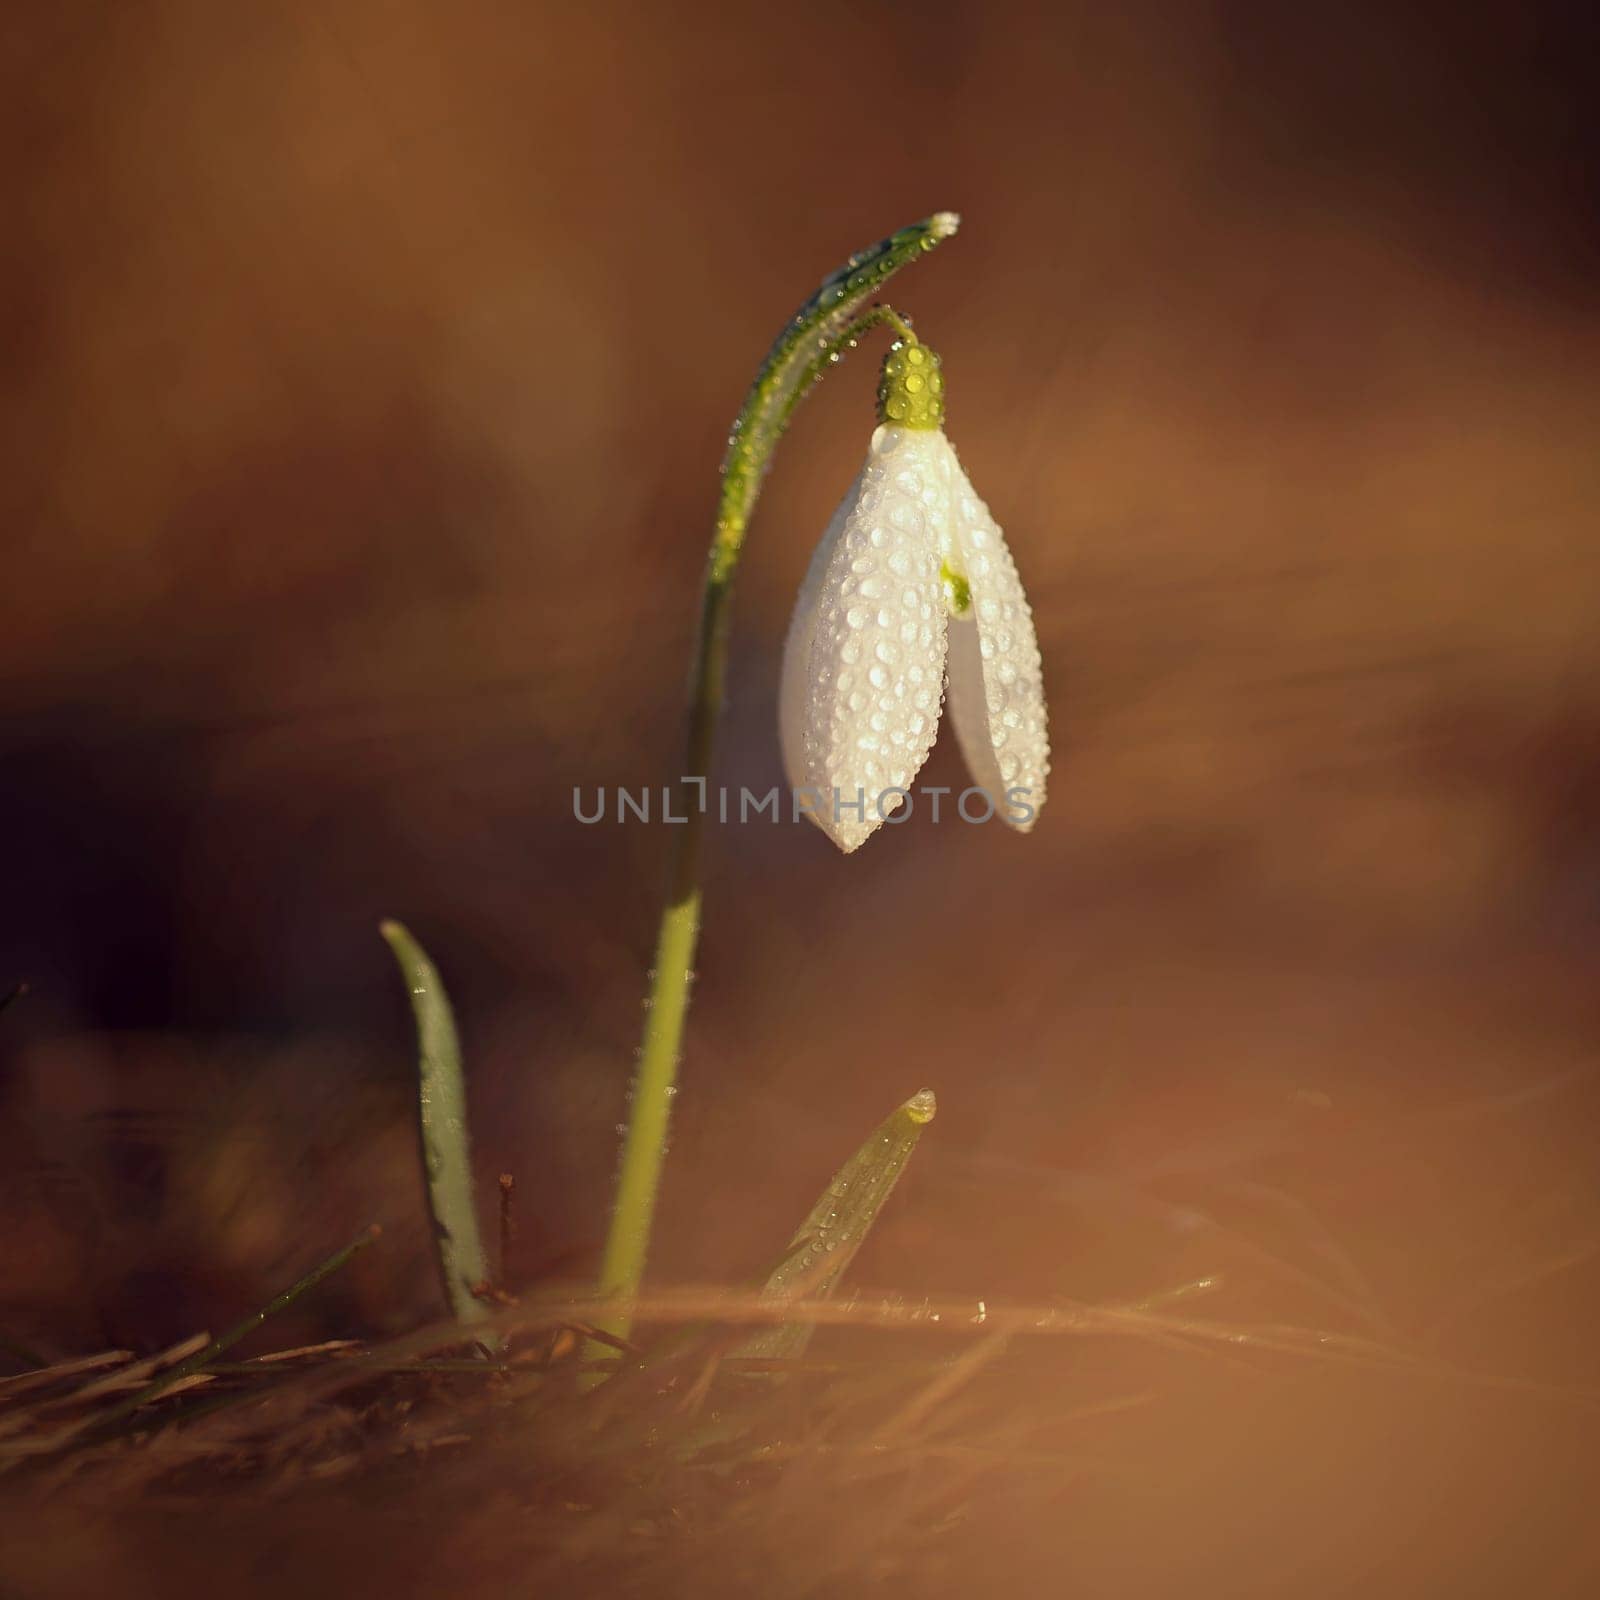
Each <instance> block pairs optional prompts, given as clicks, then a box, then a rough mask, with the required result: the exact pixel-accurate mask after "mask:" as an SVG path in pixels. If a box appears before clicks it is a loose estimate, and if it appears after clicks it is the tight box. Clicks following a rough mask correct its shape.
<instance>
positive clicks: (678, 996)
mask: <svg viewBox="0 0 1600 1600" xmlns="http://www.w3.org/2000/svg"><path fill="white" fill-rule="evenodd" d="M957 222H958V219H957V218H956V217H955V216H954V215H953V214H952V213H950V212H940V213H938V214H937V215H935V216H932V217H929V218H927V219H926V220H925V221H923V222H918V223H914V224H913V225H912V226H911V227H909V228H902V229H901V230H900V232H898V233H895V234H891V235H890V237H889V238H887V239H884V240H883V241H881V242H880V243H879V244H876V245H874V246H872V248H871V249H869V250H864V251H862V252H861V253H860V254H859V255H856V256H852V257H851V258H850V260H849V261H848V262H846V263H845V265H844V266H843V267H841V268H840V269H839V270H838V271H837V272H835V273H833V274H832V275H831V276H830V277H829V278H827V279H825V280H824V282H823V284H822V287H821V288H820V289H819V290H818V291H817V293H816V294H815V295H813V296H812V297H811V299H810V300H808V301H807V302H806V303H805V305H803V306H802V307H801V308H800V310H799V311H797V312H796V313H795V315H794V316H793V317H792V318H791V319H790V320H789V322H788V324H787V325H786V326H785V328H784V331H783V332H782V333H781V334H780V335H779V336H778V338H777V340H776V342H775V343H774V344H773V347H772V350H771V351H770V352H769V354H768V356H767V359H766V361H765V362H764V363H763V364H762V367H761V370H760V372H758V373H757V375H756V379H755V382H754V383H753V384H752V385H751V387H750V392H749V394H748V395H747V396H746V397H745V403H744V405H743V407H742V408H741V409H740V412H739V415H738V418H737V419H736V420H735V422H734V425H733V432H732V434H731V435H730V437H729V440H728V452H727V455H726V456H725V457H724V459H723V463H722V493H721V497H720V500H719V502H718V507H717V524H716V531H715V533H714V535H713V537H712V541H711V552H710V558H709V561H708V562H707V568H706V586H705V592H704V596H703V598H702V601H701V606H700V623H699V629H698V632H697V634H696V640H695V650H694V660H693V665H692V668H691V671H690V678H689V720H688V740H687V748H686V751H685V755H684V765H683V769H682V775H681V776H680V777H679V779H678V784H677V790H678V805H679V808H680V809H679V813H678V814H679V815H680V816H683V817H686V818H687V821H686V822H684V823H683V824H682V825H681V826H679V827H676V828H675V829H674V831H673V835H672V845H671V858H670V861H669V863H668V869H667V893H666V903H665V904H664V906H663V907H662V912H661V923H660V927H659V929H658V931H657V934H656V953H655V967H654V969H653V971H652V972H651V976H650V992H649V996H648V998H647V1000H646V1013H645V1022H644V1037H643V1039H642V1041H641V1043H640V1048H639V1065H638V1070H637V1073H636V1075H635V1078H634V1085H633V1094H632V1099H631V1103H630V1108H629V1116H628V1125H627V1131H626V1133H625V1135H624V1137H623V1143H622V1158H621V1165H620V1167H619V1170H618V1173H617V1191H616V1202H615V1205H614V1207H613V1211H612V1217H611V1229H610V1233H609V1235H608V1237H607V1240H606V1248H605V1255H604V1257H603V1259H602V1262H601V1267H600V1290H601V1292H602V1293H603V1294H608V1295H615V1296H616V1297H617V1298H619V1299H621V1300H624V1301H626V1300H631V1299H632V1298H633V1297H634V1296H635V1295H636V1294H637V1293H638V1290H639V1285H640V1283H641V1281H642V1279H643V1277H644V1266H645V1258H646V1256H647V1255H648V1253H649V1247H650V1230H651V1225H652V1222H653V1221H654V1217H655V1206H656V1195H657V1191H658V1190H659V1188H660V1184H661V1167H662V1162H663V1159H664V1157H665V1154H666V1142H667V1131H668V1125H669V1122H670V1118H671V1110H672V1098H673V1095H674V1094H675V1092H676V1080H677V1075H678V1055H679V1049H680V1046H681V1044H682V1040H683V1025H684V1018H685V1016H686V1015H687V1012H688V1008H689V991H690V987H691V985H692V983H693V981H694V958H695V949H696V946H697V944H698V942H699V933H700V846H701V840H702V837H703V834H704V827H705V803H706V800H707V788H706V775H707V774H708V773H709V771H710V769H711V757H712V752H713V746H714V744H715V739H716V725H717V717H718V715H719V714H720V712H721V710H722V700H723V687H724V680H725V677H726V672H727V653H728V608H729V602H730V599H731V595H732V584H733V573H734V568H735V567H736V566H737V564H738V560H739V554H740V551H741V550H742V548H743V545H744V535H745V531H746V529H747V528H748V526H749V521H750V516H751V513H752V512H753V511H754V509H755V503H756V500H757V499H758V498H759V496H760V493H761V485H762V481H763V480H764V478H765V477H766V473H767V468H768V467H769V466H770V464H771V460H772V455H773V452H774V450H776V448H777V444H778V440H779V439H780V438H781V437H782V435H783V431H784V429H785V427H787V425H788V422H789V418H790V417H791V416H792V415H793V414H794V410H795V407H796V406H797V405H798V404H799V403H800V401H801V400H802V399H803V398H804V397H805V395H806V393H807V392H808V391H809V390H810V388H811V387H812V385H813V384H815V383H816V382H817V381H818V380H819V379H820V378H821V377H822V375H823V373H825V372H826V371H828V369H829V368H830V367H831V366H832V365H833V364H834V361H835V358H836V357H837V356H838V355H839V354H840V353H841V352H842V351H843V349H844V348H845V347H847V346H848V345H850V344H852V343H853V342H854V341H855V339H857V338H858V337H859V336H860V335H861V334H862V333H864V332H866V331H867V330H868V329H870V328H872V327H874V326H876V325H878V324H879V323H885V322H887V323H890V324H892V325H893V326H894V327H895V328H896V329H897V330H898V331H899V332H900V334H901V336H902V337H905V336H907V335H909V334H910V329H909V327H908V326H907V324H906V323H905V321H904V320H903V319H902V318H901V317H900V316H899V315H898V313H896V312H894V311H893V310H891V309H890V308H888V307H874V308H872V309H871V310H869V311H866V312H865V313H863V312H862V309H861V308H862V306H863V305H864V304H865V302H866V301H867V300H868V299H870V297H871V296H872V295H873V294H874V293H875V292H876V291H877V290H878V289H879V288H880V287H881V286H882V285H883V283H884V282H885V281H886V280H887V279H888V278H889V277H891V276H892V275H893V274H894V273H895V272H897V271H899V269H900V268H901V267H903V266H905V265H906V264H907V263H908V262H911V261H914V260H916V259H917V258H918V256H920V255H921V254H923V253H924V252H926V251H928V250H931V249H933V248H934V246H935V245H937V244H938V243H939V242H940V241H941V240H943V239H947V238H949V237H950V235H951V234H953V233H954V232H955V231H956V226H957ZM602 1325H603V1326H604V1327H605V1328H606V1330H607V1331H609V1332H611V1333H614V1334H617V1335H619V1336H621V1337H626V1336H627V1333H628V1331H629V1328H630V1325H631V1315H630V1313H629V1311H628V1309H627V1308H626V1307H621V1308H619V1309H618V1311H617V1313H616V1314H615V1315H613V1316H612V1317H609V1318H607V1319H606V1320H605V1321H604V1323H603V1324H602Z"/></svg>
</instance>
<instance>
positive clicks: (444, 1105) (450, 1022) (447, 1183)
mask: <svg viewBox="0 0 1600 1600" xmlns="http://www.w3.org/2000/svg"><path fill="white" fill-rule="evenodd" d="M379 931H380V932H381V933H382V934H383V937H384V939H385V940H386V941H387V942H388V945H389V948H390V950H392V951H393V952H394V958H395V960H396V961H397V962H398V963H399V966H400V973H401V976H402V977H403V978H404V979H405V983H406V988H407V989H408V991H409V992H410V995H411V1009H412V1013H413V1015H414V1016H415V1018H416V1024H417V1091H418V1093H417V1112H418V1124H419V1127H420V1129H421V1133H422V1166H423V1173H424V1176H425V1178H426V1180H427V1188H428V1208H429V1210H430V1211H431V1212H432V1214H433V1225H434V1243H435V1246H436V1249H437V1255H438V1261H439V1272H440V1276H441V1277H442V1279H443V1281H444V1292H445V1299H446V1300H447V1301H448V1303H449V1306H450V1310H451V1312H452V1314H453V1315H454V1316H455V1317H456V1319H457V1321H459V1322H481V1321H482V1320H483V1319H484V1318H485V1317H487V1316H488V1315H489V1307H488V1306H487V1305H486V1304H485V1303H484V1301H483V1299H482V1298H481V1297H480V1294H479V1291H480V1290H481V1289H482V1288H483V1287H484V1286H485V1285H486V1284H487V1283H488V1281H489V1263H488V1257H487V1256H486V1255H485V1254H484V1248H483V1240H482V1237H481V1236H480V1234H479V1232H478V1212H477V1205H476V1201H475V1199H474V1196H475V1192H476V1188H475V1185H474V1183H473V1176H472V1149H471V1140H470V1138H469V1135H468V1129H467V1091H466V1083H465V1080H464V1079H463V1077H462V1072H461V1043H460V1040H459V1038H458V1037H457V1034H456V1023H455V1016H454V1013H453V1012H452V1011H451V1009H450V998H449V996H448V995H447V994H446V993H445V988H444V984H443V982H442V981H441V980H440V977H439V973H438V970H437V969H436V968H435V967H434V964H433V962H432V961H431V960H429V958H428V953H427V951H425V950H424V949H423V948H422V946H421V945H420V944H418V943H417V941H416V940H415V939H414V938H413V937H412V936H411V934H410V932H409V931H408V930H407V929H406V928H405V927H404V926H402V925H401V924H400V923H398V922H385V923H383V924H382V925H381V926H380V929H379Z"/></svg>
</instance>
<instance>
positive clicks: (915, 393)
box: [780, 340, 1050, 851]
mask: <svg viewBox="0 0 1600 1600" xmlns="http://www.w3.org/2000/svg"><path fill="white" fill-rule="evenodd" d="M878 420H879V426H878V428H877V430H876V431H875V432H874V433H873V435H872V443H871V446H870V448H869V450H868V452H867V460H866V464H865V466H863V467H862V469H861V472H860V475H859V476H858V477H857V478H856V481H855V482H854V483H853V484H852V485H851V486H850V489H849V491H848V493H846V495H845V497H844V499H843V500H842V501H841V502H840V505H839V509H838V510H837V511H835V512H834V514H833V520H832V521H831V522H830V523H829V524H828V527H827V531H826V532H825V533H824V534H823V536H822V542H821V544H820V545H818V547H817V551H816V554H815V555H814V556H813V557H812V559H811V566H810V568H809V570H808V571H807V573H806V577H805V582H804V583H803V584H802V586H801V589H800V597H799V599H798V600H797V601H796V603H795V609H794V616H793V618H792V620H791V621H790V624H789V635H788V639H787V642H786V643H785V645H784V655H783V680H782V691H781V702H780V717H781V731H782V740H783V754H784V764H785V767H786V768H787V770H788V776H789V782H790V784H791V785H792V786H793V787H794V788H795V789H796V790H809V791H811V792H812V794H813V795H814V796H815V797H816V799H815V802H814V803H813V804H812V805H811V809H810V815H811V818H812V820H813V821H814V822H815V823H817V825H818V826H819V827H821V828H822V830H823V831H824V832H825V833H826V834H827V835H828V837H829V838H830V839H832V840H833V842H834V843H835V844H836V845H838V846H839V848H840V849H841V850H845V851H849V850H854V849H856V848H857V847H858V846H859V845H861V844H862V843H864V842H865V841H866V839H867V838H868V837H869V836H870V835H871V834H872V833H873V831H874V830H875V829H877V828H878V827H879V826H880V824H881V823H883V822H884V821H886V820H887V819H888V818H890V817H892V816H893V815H894V814H895V812H896V811H898V810H899V809H900V808H901V806H902V805H904V804H905V802H906V798H907V787H908V785H909V784H910V783H911V781H912V779H913V778H914V777H915V776H916V774H917V772H918V770H919V769H920V768H921V766H922V764H923V762H924V761H925V760H926V759H927V756H928V752H929V750H930V749H932V747H933V740H934V735H935V734H936V733H937V731H938V726H939V713H940V710H941V707H942V706H943V704H944V703H945V702H946V700H948V703H949V707H950V719H951V721H952V722H954V724H955V729H956V738H957V740H958V741H959V743H960V745H961V753H962V755H963V757H964V758H965V760H966V764H967V768H968V770H969V771H970V772H971V774H972V778H973V782H974V784H975V785H976V786H977V787H978V788H981V789H983V790H984V791H985V792H986V793H987V795H988V797H989V800H990V801H991V802H992V804H993V806H994V814H995V815H997V816H1000V817H1002V818H1003V819H1004V820H1005V821H1007V822H1009V823H1010V824H1011V825H1012V826H1013V827H1015V828H1018V829H1019V830H1021V831H1022V832H1026V831H1027V830H1028V829H1029V828H1030V827H1031V826H1032V825H1033V821H1034V818H1035V816H1036V815H1037V813H1038V810H1039V807H1040V806H1041V805H1043V804H1044V791H1045V777H1046V774H1047V773H1048V772H1049V770H1050V746H1049V738H1048V735H1047V732H1046V728H1045V706H1044V686H1043V683H1042V681H1041V677H1040V663H1039V646H1038V641H1037V639H1036V637H1035V635H1034V629H1033V614H1032V612H1031V611H1030V610H1029V609H1028V602H1027V599H1026V597H1025V596H1024V595H1023V592H1022V583H1021V580H1020V579H1019V578H1018V576H1017V569H1016V564H1015V563H1014V562H1013V561H1012V559H1011V552H1010V550H1008V549H1007V548H1006V542H1005V539H1004V538H1003V537H1002V535H1001V532H1000V528H999V526H998V524H997V523H996V522H995V520H994V518H993V517H992V516H991V515H990V513H989V508H988V506H986V505H985V504H984V503H983V501H982V500H981V499H979V497H978V495H977V493H976V491H975V490H974V489H973V487H972V485H971V483H970V482H968V480H967V475H966V473H965V472H964V471H962V468H961V463H960V461H959V460H957V459H956V452H955V449H954V447H953V446H952V445H951V443H950V441H949V440H948V439H946V438H945V436H944V430H943V426H942V424H943V421H944V378H943V374H942V373H941V372H940V370H939V358H938V356H937V355H936V354H935V353H934V352H933V351H932V350H931V349H929V348H928V346H927V345H925V344H921V343H919V342H917V341H915V340H905V341H902V342H899V343H897V344H896V345H895V346H894V347H893V348H892V349H891V350H890V352H889V355H888V357H887V359H886V360H885V362H884V367H883V379H882V382H881V383H880V385H879V390H878ZM946 683H948V695H947V694H946V693H945V685H946ZM965 814H968V815H982V814H983V812H982V810H981V808H976V807H975V808H974V810H973V811H971V812H967V813H965Z"/></svg>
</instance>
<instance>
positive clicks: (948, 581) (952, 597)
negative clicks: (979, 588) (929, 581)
mask: <svg viewBox="0 0 1600 1600" xmlns="http://www.w3.org/2000/svg"><path fill="white" fill-rule="evenodd" d="M939 581H940V583H942V584H943V585H944V603H945V604H946V605H947V606H948V607H949V608H950V615H951V616H953V617H964V616H966V614H967V613H968V612H969V611H970V610H971V609H972V585H971V584H970V583H968V582H967V580H966V579H965V578H963V577H962V576H961V574H960V573H959V572H957V571H956V569H955V568H954V567H952V566H951V565H950V563H949V562H948V561H941V562H940V563H939Z"/></svg>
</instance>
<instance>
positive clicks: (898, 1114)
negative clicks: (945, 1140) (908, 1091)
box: [736, 1089, 938, 1360]
mask: <svg viewBox="0 0 1600 1600" xmlns="http://www.w3.org/2000/svg"><path fill="white" fill-rule="evenodd" d="M937 1109H938V1106H937V1102H936V1101H935V1099H934V1095H933V1090H931V1089H923V1090H921V1091H920V1092H919V1093H917V1094H914V1095H912V1097H911V1098H910V1099H909V1100H907V1101H906V1102H905V1104H904V1105H901V1106H898V1107H897V1108H896V1109H895V1110H894V1111H892V1112H891V1113H890V1114H889V1115H888V1116H887V1117H885V1118H884V1120H883V1121H882V1122H880V1123H879V1124H878V1126H877V1127H876V1128H874V1129H873V1131H872V1133H871V1134H870V1135H869V1136H868V1138H867V1141H866V1143H864V1144H863V1145H862V1146H861V1148H860V1149H859V1150H857V1151H856V1153H855V1154H854V1155H853V1156H851V1157H850V1159H849V1160H848V1161H847V1162H845V1164H844V1165H843V1166H842V1167H840V1168H839V1170H838V1171H837V1172H836V1173H835V1174H834V1176H833V1181H832V1182H831V1183H830V1184H829V1185H828V1187H827V1188H826V1189H824V1190H823V1191H822V1194H821V1196H820V1197H819V1198H818V1200H817V1203H816V1204H815V1205H814V1206H813V1207H812V1208H811V1210H810V1212H809V1213H808V1214H807V1216H806V1219H805V1221H804V1222H802V1223H801V1224H800V1226H799V1228H798V1229H796V1230H795V1235H794V1237H793V1238H792V1239H791V1240H790V1241H789V1248H788V1249H787V1250H786V1251H785V1252H784V1254H783V1259H782V1260H781V1261H780V1262H779V1263H778V1265H777V1266H776V1267H774V1268H773V1269H772V1271H771V1273H769V1274H768V1276H767V1281H766V1285H765V1287H764V1288H763V1289H762V1291H761V1299H762V1302H763V1303H765V1304H772V1303H775V1302H778V1303H782V1302H786V1301H792V1300H800V1299H810V1300H824V1299H826V1298H827V1297H828V1296H829V1295H831V1294H832V1293H833V1291H834V1290H835V1289H836V1288H837V1287H838V1284H839V1280H840V1278H842V1277H843V1276H844V1273H845V1269H846V1268H847V1267H848V1266H849V1265H850V1262H851V1261H852V1260H853V1259H854V1257H855V1253H856V1251H857V1250H859V1249H860V1248H861V1242H862V1240H864V1239H865V1238H866V1236H867V1234H868V1232H869V1231H870V1229H871V1227H872V1225H873V1223H874V1222H876V1221H877V1220H878V1213H879V1212H880V1211H882V1210H883V1206H884V1202H885V1201H886V1200H888V1198H889V1196H890V1194H891V1193H892V1192H893V1190H894V1186H895V1184H896V1183H898V1182H899V1181H900V1174H901V1173H902V1172H904V1171H905V1169H906V1163H907V1162H908V1161H910V1159H911V1153H912V1151H914V1150H915V1149H916V1148H917V1141H918V1140H919V1139H920V1138H921V1137H922V1130H923V1129H924V1128H925V1127H927V1125H928V1124H929V1123H930V1122H932V1121H933V1117H934V1112H935V1111H936V1110H937ZM814 1331H815V1325H814V1324H813V1323H810V1322H787V1323H783V1324H781V1325H780V1326H778V1327H776V1328H771V1329H768V1330H766V1331H764V1332H762V1333H758V1334H756V1335H755V1336H754V1337H753V1338H751V1339H749V1340H747V1341H746V1342H745V1343H744V1344H743V1345H741V1346H740V1347H739V1349H738V1351H737V1352H736V1354H737V1355H739V1356H740V1357H744V1358H749V1357H759V1358H762V1359H768V1360H771V1359H793V1358H795V1357H797V1356H799V1355H800V1354H802V1352H803V1351H804V1350H805V1348H806V1346H807V1345H808V1344H809V1343H810V1342H811V1335H812V1333H813V1332H814Z"/></svg>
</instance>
